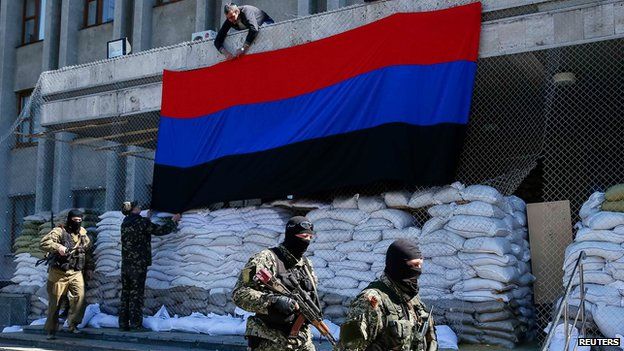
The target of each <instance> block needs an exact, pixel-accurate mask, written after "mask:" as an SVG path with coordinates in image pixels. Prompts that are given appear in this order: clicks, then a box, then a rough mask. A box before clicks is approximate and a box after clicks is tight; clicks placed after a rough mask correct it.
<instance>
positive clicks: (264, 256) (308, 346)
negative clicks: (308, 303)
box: [232, 216, 320, 351]
mask: <svg viewBox="0 0 624 351" xmlns="http://www.w3.org/2000/svg"><path fill="white" fill-rule="evenodd" d="M313 235H314V227H313V225H312V223H311V222H310V220H308V219H307V218H305V217H300V216H298V217H293V218H291V219H290V220H289V221H288V223H287V224H286V233H285V237H284V241H283V242H282V244H281V245H279V246H278V247H274V248H270V249H267V250H264V251H261V252H259V253H257V254H256V255H254V256H253V257H252V258H251V259H249V262H247V265H245V267H244V268H243V271H242V272H241V274H240V277H239V278H238V283H237V284H236V287H235V288H234V292H233V294H232V299H233V300H234V303H235V304H236V305H237V306H239V307H240V308H242V309H244V310H247V311H249V312H254V313H255V314H256V315H255V316H253V317H249V319H248V320H247V330H246V332H245V336H246V338H247V340H248V343H249V349H250V350H253V351H278V350H279V351H283V350H293V351H314V350H315V348H314V345H313V344H312V332H311V330H310V326H309V324H308V323H307V322H306V323H304V324H303V325H302V326H301V328H299V330H296V328H295V332H294V333H292V334H295V336H290V335H291V332H292V331H293V325H294V324H295V320H296V319H297V317H298V312H297V310H298V308H299V306H298V305H297V303H296V302H295V301H294V300H292V299H291V298H289V297H287V296H283V295H279V294H275V293H272V292H271V291H270V290H268V289H267V288H265V287H264V286H262V284H261V283H259V282H257V281H255V280H254V277H255V275H256V273H258V272H259V271H260V270H262V269H266V270H268V271H269V272H270V273H271V274H272V275H273V276H274V277H276V278H277V279H278V280H280V281H281V282H282V284H284V285H285V286H286V287H287V288H289V289H290V290H291V291H292V290H293V288H294V287H293V285H294V282H293V281H295V282H296V283H298V284H299V286H301V288H302V289H303V290H305V291H307V292H308V294H309V295H310V297H311V298H312V300H313V302H314V303H315V304H316V305H317V306H319V307H320V304H319V300H318V293H317V291H316V284H317V279H316V275H315V274H314V270H313V269H312V264H311V263H310V261H309V260H308V259H307V258H306V257H305V256H304V255H303V254H304V253H305V251H306V250H307V248H308V245H310V241H311V240H312V237H313ZM291 277H292V278H294V279H290V278H291Z"/></svg>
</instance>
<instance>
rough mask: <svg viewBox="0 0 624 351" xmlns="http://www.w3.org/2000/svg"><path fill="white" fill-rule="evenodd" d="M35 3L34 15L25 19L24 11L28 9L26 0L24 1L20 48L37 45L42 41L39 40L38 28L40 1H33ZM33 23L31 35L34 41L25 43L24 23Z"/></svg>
mask: <svg viewBox="0 0 624 351" xmlns="http://www.w3.org/2000/svg"><path fill="white" fill-rule="evenodd" d="M33 1H34V2H35V14H34V15H33V16H31V17H26V9H27V8H28V0H24V7H23V8H22V46H24V45H28V44H33V43H37V42H40V41H43V39H39V26H40V25H41V0H33ZM31 20H34V21H35V27H34V28H33V31H34V33H33V35H34V36H35V37H36V38H37V39H36V40H32V41H26V21H31Z"/></svg>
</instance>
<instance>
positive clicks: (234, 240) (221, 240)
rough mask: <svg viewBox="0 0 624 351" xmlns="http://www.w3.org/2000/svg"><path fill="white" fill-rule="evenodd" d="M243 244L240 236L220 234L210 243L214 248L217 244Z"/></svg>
mask: <svg viewBox="0 0 624 351" xmlns="http://www.w3.org/2000/svg"><path fill="white" fill-rule="evenodd" d="M241 245H243V240H242V239H241V238H239V237H238V236H220V237H218V238H216V239H214V240H213V241H212V242H211V243H210V247H211V248H214V247H215V246H241Z"/></svg>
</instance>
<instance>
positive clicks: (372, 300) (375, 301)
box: [367, 295, 379, 309]
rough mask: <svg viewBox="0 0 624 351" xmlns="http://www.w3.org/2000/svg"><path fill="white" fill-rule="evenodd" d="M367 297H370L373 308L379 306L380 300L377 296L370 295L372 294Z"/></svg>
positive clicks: (369, 300)
mask: <svg viewBox="0 0 624 351" xmlns="http://www.w3.org/2000/svg"><path fill="white" fill-rule="evenodd" d="M367 299H368V302H369V303H370V305H371V307H372V308H373V309H377V306H379V300H377V297H376V296H372V295H370V296H368V297H367Z"/></svg>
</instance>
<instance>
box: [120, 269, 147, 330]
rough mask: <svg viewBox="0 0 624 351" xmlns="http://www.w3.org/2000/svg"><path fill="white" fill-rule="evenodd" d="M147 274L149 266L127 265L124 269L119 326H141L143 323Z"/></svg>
mask: <svg viewBox="0 0 624 351" xmlns="http://www.w3.org/2000/svg"><path fill="white" fill-rule="evenodd" d="M146 276H147V267H127V269H123V270H122V272H121V304H120V306H119V328H139V327H141V326H142V325H143V301H144V298H145V278H146Z"/></svg>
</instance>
